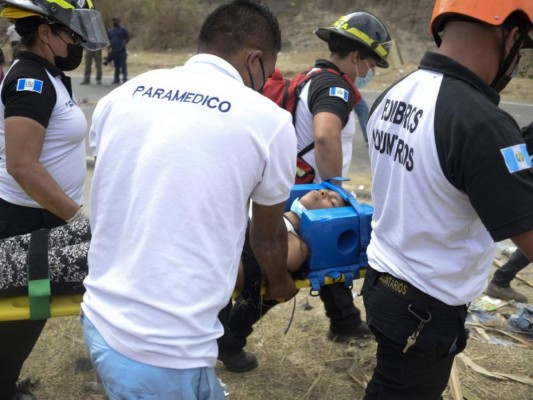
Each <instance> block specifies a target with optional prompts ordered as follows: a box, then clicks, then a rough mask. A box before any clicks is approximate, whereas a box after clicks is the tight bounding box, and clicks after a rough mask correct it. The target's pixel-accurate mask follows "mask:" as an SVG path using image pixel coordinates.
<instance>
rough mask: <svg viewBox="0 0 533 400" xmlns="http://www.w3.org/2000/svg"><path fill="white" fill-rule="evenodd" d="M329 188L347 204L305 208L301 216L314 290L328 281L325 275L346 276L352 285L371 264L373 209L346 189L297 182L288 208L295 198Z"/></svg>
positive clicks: (302, 236) (301, 230) (348, 284)
mask: <svg viewBox="0 0 533 400" xmlns="http://www.w3.org/2000/svg"><path fill="white" fill-rule="evenodd" d="M321 189H329V190H333V191H335V192H337V193H338V194H340V195H341V197H342V198H343V200H344V201H345V202H346V203H347V204H348V206H345V207H336V208H322V209H317V210H304V211H303V213H302V216H301V218H300V230H299V234H300V237H301V238H302V239H303V240H304V241H305V242H306V244H307V246H308V248H309V257H308V258H307V260H306V262H305V264H304V265H303V266H304V267H307V268H308V269H309V274H308V276H307V279H309V280H310V282H311V288H312V290H313V291H318V290H319V289H320V287H321V286H323V285H324V284H325V280H326V277H330V278H331V279H333V281H337V280H340V278H342V277H344V284H345V285H346V286H348V287H351V286H352V282H353V279H359V278H361V277H362V276H363V275H362V274H361V272H362V271H361V270H365V269H366V267H367V266H368V258H367V255H366V248H367V246H368V243H369V241H370V230H371V227H370V222H371V219H372V214H373V212H374V208H373V207H372V206H370V205H367V204H359V203H358V202H357V200H356V199H355V197H354V196H353V195H351V194H349V193H348V192H346V190H344V189H343V188H341V187H339V186H337V185H334V184H332V183H329V182H322V183H320V184H305V185H295V186H294V187H293V189H292V191H291V195H290V198H289V200H288V201H287V210H288V209H290V206H291V204H292V202H293V200H294V199H295V198H297V197H302V196H303V195H304V194H306V193H307V192H308V191H310V190H321Z"/></svg>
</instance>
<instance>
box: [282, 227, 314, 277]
mask: <svg viewBox="0 0 533 400" xmlns="http://www.w3.org/2000/svg"><path fill="white" fill-rule="evenodd" d="M287 239H288V244H289V246H288V255H287V269H288V270H289V272H295V271H297V270H298V269H300V267H301V266H302V264H303V263H304V261H305V259H306V258H307V255H308V254H309V248H308V247H307V244H306V243H305V242H304V241H303V240H302V239H300V238H299V237H298V236H297V235H295V234H293V233H289V234H288V235H287Z"/></svg>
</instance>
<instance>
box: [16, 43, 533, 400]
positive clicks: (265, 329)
mask: <svg viewBox="0 0 533 400" xmlns="http://www.w3.org/2000/svg"><path fill="white" fill-rule="evenodd" d="M324 56H327V54H323V53H320V52H308V53H300V54H289V53H287V54H282V55H280V57H279V66H280V67H281V69H282V70H283V71H287V74H288V75H290V73H291V72H293V73H295V72H297V71H300V70H301V69H303V68H305V67H306V66H308V65H310V63H311V62H312V61H313V60H314V59H315V58H318V57H324ZM188 57H189V55H188V54H152V53H139V54H135V53H133V54H130V58H129V67H130V70H131V75H132V76H133V75H135V74H138V73H140V72H143V71H145V70H147V69H152V68H160V67H171V66H174V65H180V64H182V63H183V62H184V61H185V60H186V59H187V58H188ZM302 67H303V68H302ZM414 68H416V66H415V65H405V66H403V67H401V68H391V69H390V70H385V71H380V74H379V75H378V76H376V79H375V80H374V81H373V82H372V84H371V86H370V89H376V90H379V89H381V88H384V87H385V86H386V85H388V84H389V83H390V82H392V81H394V80H396V79H397V78H399V77H400V76H402V75H403V74H405V73H407V72H409V71H411V70H413V69H414ZM532 89H533V80H515V81H513V82H512V85H511V86H510V90H509V89H508V90H507V91H506V93H504V98H506V99H516V100H520V101H525V102H533V90H532ZM511 95H512V96H511ZM365 179H368V184H367V186H370V178H369V177H358V179H357V180H356V181H357V182H358V184H366V183H365V182H366V181H365ZM349 189H354V190H357V188H355V187H354V188H349ZM521 275H522V276H524V277H525V278H526V279H527V280H528V281H529V282H533V268H532V267H531V266H529V267H528V268H527V269H526V270H524V271H522V273H521ZM361 283H362V282H360V281H357V282H355V285H354V286H355V288H354V292H358V290H359V288H360V285H361ZM513 286H514V287H515V288H517V289H518V290H519V291H521V292H522V293H524V294H526V295H528V297H529V299H530V300H533V288H532V287H531V286H528V285H526V284H524V283H522V282H521V281H515V282H513ZM295 301H296V312H295V316H294V320H293V321H292V324H291V327H290V329H289V331H288V333H287V334H286V335H285V334H284V331H285V329H286V328H287V326H288V324H289V321H290V315H291V312H292V307H293V303H292V302H289V303H285V304H282V305H280V306H278V307H277V308H275V309H274V310H272V311H271V312H270V313H269V314H267V315H266V317H265V318H264V319H262V320H261V321H260V322H259V323H258V324H257V326H256V327H255V331H254V333H253V334H252V335H251V337H250V340H249V345H248V350H251V351H254V352H256V353H257V356H258V358H259V363H260V366H259V368H258V369H257V370H255V371H252V372H249V373H245V374H232V373H229V372H227V371H225V370H224V369H223V367H222V366H221V365H217V374H218V375H219V377H220V378H221V379H222V381H223V382H224V383H225V384H227V386H228V390H229V392H230V395H229V397H228V398H229V399H231V400H293V399H300V400H304V399H305V400H319V399H328V400H344V399H346V400H348V399H350V400H353V399H361V398H362V397H363V387H364V385H365V384H366V382H368V380H369V379H370V377H371V374H372V370H373V367H374V362H375V360H374V354H375V346H376V345H375V343H374V341H373V340H361V341H357V342H353V343H350V344H337V343H332V342H330V341H328V340H327V339H326V337H325V334H326V332H327V329H328V321H327V318H326V317H325V315H324V310H323V306H322V303H321V302H320V300H319V299H317V298H314V297H309V296H308V294H307V293H306V292H304V291H301V292H300V293H299V294H298V296H297V297H296V300H295ZM307 302H308V303H309V304H310V305H311V306H312V307H313V308H312V309H311V310H304V309H303V305H304V304H306V303H307ZM355 303H356V305H357V306H358V307H359V308H360V309H361V310H362V311H363V312H364V308H363V307H362V302H361V299H360V298H357V299H356V300H355ZM514 310H515V309H514V308H513V307H507V308H504V309H502V310H500V312H501V313H505V312H507V313H512V312H513V311H514ZM487 333H488V334H489V335H491V336H496V337H499V338H500V339H506V340H509V339H508V338H506V337H505V336H499V335H498V334H496V333H493V332H491V331H487ZM522 338H523V339H525V337H522ZM528 343H529V345H528V346H526V347H517V346H513V347H502V346H498V345H494V344H488V343H486V342H485V341H483V340H482V339H480V337H479V336H478V335H474V336H473V337H472V338H471V340H470V341H469V344H468V347H467V349H466V351H465V354H466V355H467V356H468V357H469V358H470V359H472V360H473V361H474V362H475V363H477V364H479V365H481V366H483V367H485V368H486V369H487V370H489V371H492V372H505V373H510V374H517V375H523V376H529V377H530V378H533V364H532V362H531V360H532V359H533V343H532V341H531V340H529V342H528ZM85 356H86V351H85V348H84V345H83V343H82V334H81V326H80V324H79V322H78V319H77V318H76V317H68V318H56V319H52V320H50V321H48V323H47V326H46V328H45V331H44V333H43V335H42V336H41V338H40V339H39V341H38V343H37V345H36V347H35V349H34V351H33V352H32V354H31V356H30V358H29V359H28V361H27V362H26V364H25V367H24V369H23V372H22V376H21V377H22V378H25V377H31V378H33V379H38V380H39V381H40V382H39V384H38V385H37V386H36V387H35V389H34V390H33V392H34V394H35V395H37V397H38V398H39V399H40V400H102V399H104V398H105V396H102V395H98V394H96V393H94V392H90V391H86V390H85V389H84V382H88V381H94V379H95V375H94V372H93V371H89V372H76V371H75V361H76V359H77V358H80V357H85ZM457 368H458V372H459V380H460V382H461V385H462V387H463V388H466V389H468V390H469V391H470V392H472V393H474V394H475V395H477V398H478V399H483V400H526V399H533V387H532V386H529V385H527V384H523V383H518V382H515V381H512V380H507V381H501V380H496V379H493V378H487V377H485V376H482V375H481V374H479V373H478V372H475V371H473V370H472V369H471V368H469V367H467V366H465V364H463V363H462V362H461V361H458V362H457ZM444 398H445V400H451V399H452V397H451V396H450V394H449V392H448V391H447V392H446V393H445V396H444ZM470 399H473V398H470Z"/></svg>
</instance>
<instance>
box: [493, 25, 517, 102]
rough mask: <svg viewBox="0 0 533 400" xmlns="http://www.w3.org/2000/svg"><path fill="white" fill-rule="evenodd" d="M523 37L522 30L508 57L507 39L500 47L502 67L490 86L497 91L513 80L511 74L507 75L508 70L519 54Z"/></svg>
mask: <svg viewBox="0 0 533 400" xmlns="http://www.w3.org/2000/svg"><path fill="white" fill-rule="evenodd" d="M523 39H524V32H520V34H519V35H518V38H517V40H516V41H515V43H514V45H513V47H512V48H511V51H510V52H509V54H508V55H507V57H505V40H503V41H502V44H501V49H500V68H499V70H498V73H497V74H496V77H495V78H494V80H493V81H492V83H491V84H490V86H491V87H492V88H493V89H494V90H496V91H497V92H501V91H502V90H503V89H504V88H505V87H506V86H507V84H508V83H509V82H510V81H511V77H510V76H509V75H506V72H507V70H508V69H509V67H510V66H511V63H512V62H513V60H514V59H515V58H516V55H517V54H518V51H519V49H520V46H521V45H522V41H523Z"/></svg>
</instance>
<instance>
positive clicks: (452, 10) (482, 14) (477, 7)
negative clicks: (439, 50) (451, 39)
mask: <svg viewBox="0 0 533 400" xmlns="http://www.w3.org/2000/svg"><path fill="white" fill-rule="evenodd" d="M514 12H519V13H521V14H523V16H524V17H525V18H524V20H526V19H528V20H529V28H528V30H529V31H530V30H531V28H532V26H533V1H532V0H435V7H434V8H433V15H432V16H431V23H430V26H429V30H430V31H431V33H432V34H433V36H434V37H435V42H437V45H440V38H439V36H438V32H440V31H442V29H443V27H444V20H445V19H446V18H447V17H449V16H453V15H455V16H459V17H461V16H462V17H466V18H471V19H474V20H478V21H480V22H483V23H486V24H489V25H494V26H500V25H502V24H503V23H504V21H505V20H506V19H507V18H508V17H509V15H511V14H512V13H514ZM532 45H533V41H532V40H531V37H526V43H525V45H524V47H531V46H532Z"/></svg>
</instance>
